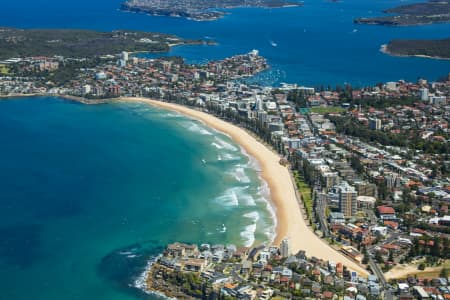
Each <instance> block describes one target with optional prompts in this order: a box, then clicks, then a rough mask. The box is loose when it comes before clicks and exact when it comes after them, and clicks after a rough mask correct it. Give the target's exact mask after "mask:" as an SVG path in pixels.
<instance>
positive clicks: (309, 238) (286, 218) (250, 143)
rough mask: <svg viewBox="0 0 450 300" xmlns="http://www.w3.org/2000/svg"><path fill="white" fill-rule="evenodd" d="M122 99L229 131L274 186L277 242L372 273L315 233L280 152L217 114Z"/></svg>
mask: <svg viewBox="0 0 450 300" xmlns="http://www.w3.org/2000/svg"><path fill="white" fill-rule="evenodd" d="M120 99H121V101H137V102H143V103H148V104H150V105H153V106H157V107H160V108H164V109H169V110H174V111H177V112H179V113H182V114H184V115H187V116H190V117H193V118H195V119H198V120H200V121H202V122H204V123H205V124H206V125H208V126H210V127H212V128H214V129H216V130H219V131H221V132H223V133H225V134H228V135H229V136H230V137H231V138H232V139H233V140H234V141H235V142H237V143H238V144H239V145H241V146H242V147H243V148H244V149H245V151H246V152H247V153H248V154H249V155H251V156H253V157H254V158H256V159H257V161H258V162H259V164H260V166H261V170H262V172H261V175H262V177H263V179H264V180H265V181H266V182H267V183H268V185H269V187H270V194H271V200H272V203H273V205H274V206H275V208H276V216H277V235H276V238H275V240H274V244H276V245H279V244H280V242H281V240H282V239H283V238H285V237H288V238H289V240H290V244H291V249H292V252H294V253H295V252H297V251H299V250H304V251H306V254H307V255H308V256H315V257H318V258H321V259H324V260H329V261H334V262H336V263H337V262H342V263H343V264H344V265H346V266H347V267H348V268H349V269H351V270H354V271H356V272H358V273H359V274H361V275H367V274H368V272H367V271H366V270H365V269H364V268H363V267H362V266H361V265H359V264H357V263H356V262H354V261H352V260H351V259H349V258H347V257H346V256H345V255H343V254H342V253H340V252H338V251H336V250H335V249H333V248H331V247H330V245H328V244H327V243H326V242H325V241H323V240H322V239H321V238H319V237H318V236H317V235H315V234H314V233H313V232H312V230H311V228H309V227H308V225H307V223H306V221H305V218H304V216H303V214H302V212H301V208H300V205H299V202H300V201H299V200H300V199H297V195H296V190H295V188H294V185H293V181H292V177H291V175H290V174H289V170H288V169H287V168H286V167H285V166H282V165H281V164H280V163H279V161H280V157H279V155H277V154H276V153H274V152H273V151H271V150H270V149H269V148H267V147H266V146H264V145H263V144H262V143H261V142H259V141H257V140H256V139H255V138H254V137H253V136H251V135H250V134H249V133H248V132H247V131H245V130H244V129H242V128H240V127H238V126H235V125H233V124H230V123H228V122H226V121H223V120H221V119H219V118H216V117H214V116H213V115H210V114H207V113H205V112H201V111H197V110H194V109H191V108H188V107H184V106H181V105H177V104H173V103H167V102H161V101H157V100H151V99H147V98H134V97H133V98H120Z"/></svg>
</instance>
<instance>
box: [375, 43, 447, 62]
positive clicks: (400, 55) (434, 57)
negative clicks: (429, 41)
mask: <svg viewBox="0 0 450 300" xmlns="http://www.w3.org/2000/svg"><path fill="white" fill-rule="evenodd" d="M380 52H381V53H383V54H386V55H389V56H395V57H419V58H427V59H435V60H450V58H447V57H439V56H429V55H421V54H413V55H406V54H397V53H393V52H391V51H389V50H388V45H387V44H383V45H381V47H380Z"/></svg>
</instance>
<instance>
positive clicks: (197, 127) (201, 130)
mask: <svg viewBox="0 0 450 300" xmlns="http://www.w3.org/2000/svg"><path fill="white" fill-rule="evenodd" d="M187 129H188V130H189V131H192V132H195V133H199V134H202V135H212V133H211V132H210V131H208V130H207V129H206V128H204V127H202V126H201V125H199V124H196V123H189V125H188V126H187Z"/></svg>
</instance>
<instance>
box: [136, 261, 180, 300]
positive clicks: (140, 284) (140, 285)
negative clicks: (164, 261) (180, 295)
mask: <svg viewBox="0 0 450 300" xmlns="http://www.w3.org/2000/svg"><path fill="white" fill-rule="evenodd" d="M159 258H161V255H159V256H157V257H155V258H153V259H151V260H149V262H148V263H147V266H146V267H145V271H144V272H142V274H141V275H140V276H139V277H138V278H137V279H136V280H135V281H134V284H133V285H132V286H133V287H135V288H137V289H140V290H141V291H143V292H144V293H146V294H148V295H154V296H158V297H160V298H163V299H168V300H176V298H171V297H167V296H166V295H164V294H163V293H161V292H156V291H149V290H148V288H147V281H146V279H147V276H148V272H149V271H150V268H151V266H152V265H153V264H154V263H155V262H156V261H157V260H158V259H159ZM130 285H131V284H130Z"/></svg>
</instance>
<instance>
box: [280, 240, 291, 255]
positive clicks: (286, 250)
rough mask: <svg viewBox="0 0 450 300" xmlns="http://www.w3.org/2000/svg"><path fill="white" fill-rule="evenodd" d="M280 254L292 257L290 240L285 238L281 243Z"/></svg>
mask: <svg viewBox="0 0 450 300" xmlns="http://www.w3.org/2000/svg"><path fill="white" fill-rule="evenodd" d="M280 254H281V256H282V257H288V256H289V255H291V249H290V247H289V239H288V238H285V239H284V240H282V241H281V246H280Z"/></svg>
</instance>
